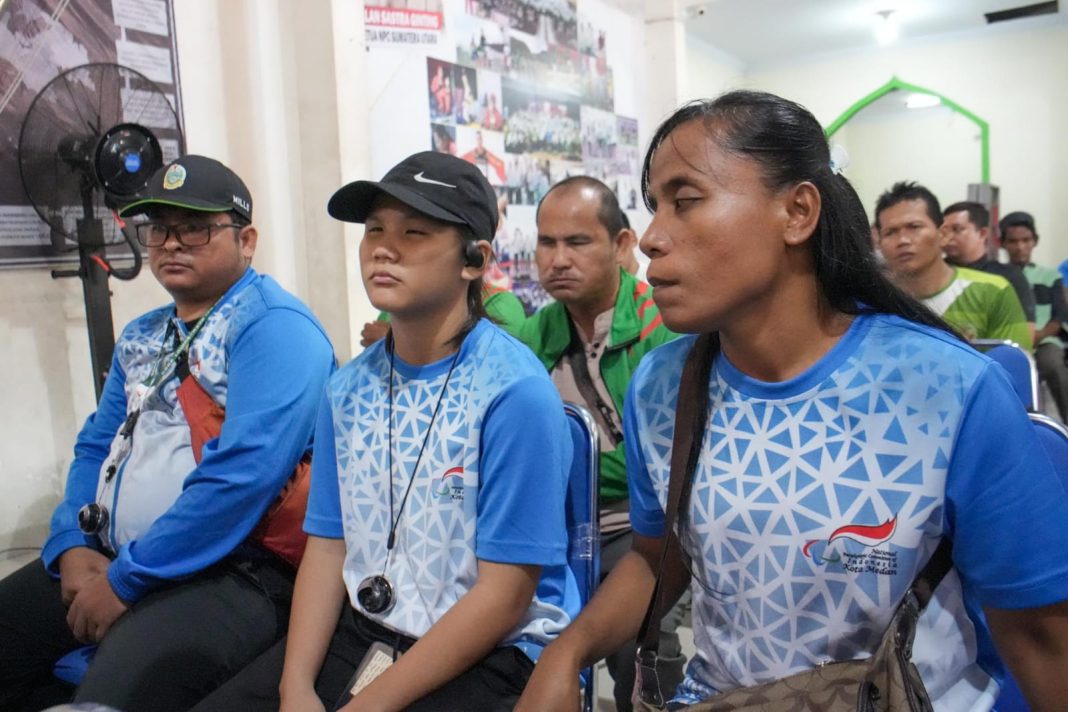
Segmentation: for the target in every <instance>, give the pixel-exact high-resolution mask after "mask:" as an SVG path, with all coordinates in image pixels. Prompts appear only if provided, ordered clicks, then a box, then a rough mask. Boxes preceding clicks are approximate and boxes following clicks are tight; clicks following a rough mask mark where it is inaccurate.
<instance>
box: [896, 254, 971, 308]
mask: <svg viewBox="0 0 1068 712" xmlns="http://www.w3.org/2000/svg"><path fill="white" fill-rule="evenodd" d="M954 274H956V273H955V272H954V271H953V268H952V267H950V266H949V265H948V264H946V262H945V260H938V261H937V262H936V263H934V264H933V265H932V266H931V267H930V268H929V269H926V270H924V271H922V272H918V273H915V274H904V275H900V276H899V277H898V278H897V280H896V281H897V283H898V284H899V285H900V286H901V288H902V289H904V290H905V291H906V292H908V293H909V294H911V295H912V297H913V298H914V299H927V298H928V297H932V296H934V295H935V294H938V293H939V292H941V291H942V290H943V289H945V288H946V287H947V286H949V283H950V282H952V281H953V275H954Z"/></svg>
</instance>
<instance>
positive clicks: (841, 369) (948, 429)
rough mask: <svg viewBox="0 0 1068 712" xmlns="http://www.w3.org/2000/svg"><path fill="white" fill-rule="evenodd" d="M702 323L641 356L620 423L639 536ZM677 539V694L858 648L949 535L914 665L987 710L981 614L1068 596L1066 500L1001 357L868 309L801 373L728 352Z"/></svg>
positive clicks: (869, 646)
mask: <svg viewBox="0 0 1068 712" xmlns="http://www.w3.org/2000/svg"><path fill="white" fill-rule="evenodd" d="M693 342H694V337H689V338H685V339H682V340H680V341H676V342H673V343H671V344H667V345H665V346H662V347H660V348H658V349H656V350H655V351H654V352H653V353H651V354H650V355H649V356H647V357H646V358H645V359H644V360H643V361H642V364H641V366H640V367H639V370H638V371H637V372H636V374H635V377H634V379H633V381H632V383H631V391H630V393H629V395H628V397H627V405H626V414H625V429H626V438H625V441H626V443H627V469H628V474H629V476H630V487H631V520H632V521H633V524H634V529H635V531H637V532H639V533H640V534H643V535H646V536H662V535H663V527H664V506H665V504H666V501H667V488H668V479H669V469H670V456H671V442H672V435H673V431H674V411H675V404H676V401H677V398H678V386H679V380H680V378H681V374H682V366H683V363H684V361H685V359H686V355H687V353H688V352H689V350H690V347H691V346H692V344H693ZM709 402H710V405H711V409H712V410H711V414H710V422H709V426H708V427H707V428H706V430H705V433H704V437H703V442H702V450H701V455H700V458H699V461H698V466H697V469H696V471H695V473H694V481H693V489H692V493H691V497H690V501H689V507H688V510H687V512H686V521H685V523H684V525H683V527H682V535H681V537H680V538H681V542H682V546H683V548H684V550H685V551H686V553H687V554H688V556H689V557H691V558H692V563H691V567H692V573H693V579H694V580H693V583H692V584H691V589H692V592H693V611H694V613H693V615H694V637H695V643H696V647H697V655H696V656H695V657H694V659H693V660H692V661H691V662H690V664H689V666H688V669H687V675H686V678H685V680H684V681H683V683H682V685H681V686H680V688H679V691H678V697H677V699H680V700H683V701H687V702H696V701H699V700H701V699H705V698H707V697H709V696H711V695H714V694H716V693H717V692H722V691H727V690H731V689H733V688H736V687H740V686H748V685H754V684H758V683H761V682H766V681H769V680H773V679H777V678H782V677H785V676H787V675H791V674H793V673H796V672H800V671H802V670H805V669H809V668H812V667H815V666H816V665H818V664H819V663H821V662H825V661H833V660H848V659H858V658H864V657H867V656H868V655H870V654H871V653H872V652H873V651H874V650H875V648H876V647H877V645H878V643H879V641H880V639H881V637H882V635H883V632H884V630H885V629H886V627H887V625H888V624H889V621H890V618H891V617H892V615H893V613H894V610H895V609H896V607H897V605H898V604H899V602H900V601H901V599H902V598H903V596H904V594H905V592H906V591H907V590H908V587H909V586H910V584H911V583H912V581H913V580H914V579H915V577H916V575H917V574H918V573H919V572H920V570H922V568H923V566H924V565H925V564H926V563H927V560H928V559H929V558H930V555H931V554H932V553H933V551H934V549H935V547H936V546H937V545H938V542H939V540H940V539H941V537H943V536H948V537H949V538H950V539H951V541H952V542H953V561H954V568H953V570H951V571H950V573H949V574H948V575H947V577H946V578H945V579H944V580H943V582H942V584H941V585H940V586H939V587H938V589H937V590H936V592H935V595H934V597H933V598H932V600H931V602H930V603H929V604H928V606H927V608H926V609H925V610H924V612H923V614H922V616H921V618H920V621H919V627H918V631H917V635H916V642H915V648H914V652H913V661H914V662H915V663H916V666H917V668H918V669H919V671H920V674H921V676H922V678H923V681H924V683H925V685H926V687H927V690H928V692H929V693H930V696H931V700H932V702H933V703H934V706H935V709H936V710H946V711H949V710H985V709H989V708H990V707H991V706H992V705H993V702H994V699H995V698H996V696H997V693H998V684H999V682H1000V680H1001V678H1002V676H1003V669H1002V666H1001V663H1000V661H999V660H998V658H997V655H996V653H995V651H994V649H993V644H992V641H991V638H990V633H989V631H988V629H987V627H986V625H985V622H984V619H983V616H982V613H981V608H982V607H984V606H989V607H993V608H1003V609H1019V608H1030V607H1037V606H1043V605H1049V604H1052V603H1055V602H1058V601H1062V600H1065V599H1068V550H1066V548H1065V547H1064V546H1062V545H1060V544H1053V543H1052V542H1060V541H1062V540H1063V532H1064V522H1065V521H1068V497H1066V495H1065V493H1064V490H1063V489H1062V488H1061V485H1060V483H1059V481H1058V480H1057V479H1056V477H1055V475H1054V474H1053V471H1052V468H1051V466H1050V463H1049V460H1048V458H1047V457H1046V455H1045V454H1044V452H1043V451H1042V449H1041V446H1040V445H1039V443H1038V441H1037V439H1036V437H1035V434H1034V432H1033V429H1032V426H1031V425H1030V422H1029V421H1028V419H1027V416H1026V414H1025V413H1024V411H1023V409H1022V408H1021V407H1020V403H1019V399H1018V398H1017V397H1016V396H1015V394H1014V393H1013V391H1012V387H1011V386H1010V385H1009V382H1008V380H1007V378H1006V377H1005V376H1004V374H1003V373H1002V372H1001V370H1000V367H998V366H997V365H996V364H994V363H992V362H991V361H989V360H988V359H986V358H985V357H983V356H981V355H979V354H978V353H976V352H975V351H973V350H972V349H971V348H969V347H968V346H967V345H965V344H964V343H962V342H959V341H956V340H955V339H953V338H952V337H951V336H948V335H946V334H944V333H941V332H938V331H936V330H933V329H929V328H926V327H922V326H918V325H916V324H913V323H911V322H908V321H905V320H902V319H899V318H896V317H890V316H885V315H868V316H859V317H857V318H856V319H855V320H854V322H853V324H852V325H851V327H850V328H849V330H848V331H847V333H846V334H845V335H844V336H843V337H842V339H841V340H840V341H839V342H838V343H837V344H836V345H835V346H834V348H833V349H831V351H830V352H828V353H827V354H826V355H825V356H824V357H823V358H822V359H821V360H820V361H819V362H817V363H816V364H815V365H813V366H812V367H811V368H810V369H808V370H807V371H806V372H805V373H803V374H801V375H799V376H797V377H796V378H793V379H791V380H789V381H785V382H782V383H765V382H760V381H757V380H755V379H752V378H749V377H747V376H746V375H744V374H743V373H741V372H740V371H739V370H738V369H737V368H735V367H734V366H733V365H732V364H731V363H730V362H729V360H728V359H727V358H726V357H725V356H724V355H723V354H720V355H719V356H718V357H717V359H716V362H715V364H714V367H713V370H712V377H711V378H710V383H709Z"/></svg>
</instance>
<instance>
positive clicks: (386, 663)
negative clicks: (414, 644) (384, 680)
mask: <svg viewBox="0 0 1068 712" xmlns="http://www.w3.org/2000/svg"><path fill="white" fill-rule="evenodd" d="M399 657H400V655H399V654H397V653H395V651H394V649H393V647H392V646H389V645H386V644H385V643H382V642H379V641H375V642H374V643H371V647H370V648H368V649H367V654H366V655H364V656H363V660H361V661H360V664H359V665H358V666H357V667H356V673H355V674H354V675H353V676H352V679H351V680H349V684H348V685H346V686H345V687H346V691H345V692H344V693H342V695H341V699H339V700H338V701H337V704H335V705H334V708H333V710H334V712H336V711H337V710H339V709H341V708H342V707H344V706H345V705H347V704H348V703H349V702H350V701H351V700H352V698H353V697H355V696H356V695H358V694H360V691H361V690H363V688H365V687H367V686H368V685H370V684H371V683H372V682H374V681H375V679H376V678H377V677H378V676H379V675H381V674H382V673H384V672H385V671H386V670H388V669H389V668H390V666H392V665H393V663H395V662H396V661H397V658H399Z"/></svg>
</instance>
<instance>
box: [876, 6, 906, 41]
mask: <svg viewBox="0 0 1068 712" xmlns="http://www.w3.org/2000/svg"><path fill="white" fill-rule="evenodd" d="M875 15H876V20H875V41H876V42H878V43H879V44H881V45H888V44H890V43H891V42H893V41H895V40H896V39H897V37H898V34H899V29H900V28H899V27H898V24H897V15H896V14H895V12H894V11H893V10H880V11H879V12H877V13H875Z"/></svg>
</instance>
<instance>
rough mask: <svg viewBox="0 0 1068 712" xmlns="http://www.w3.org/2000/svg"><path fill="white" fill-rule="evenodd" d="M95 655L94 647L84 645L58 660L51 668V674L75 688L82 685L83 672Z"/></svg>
mask: <svg viewBox="0 0 1068 712" xmlns="http://www.w3.org/2000/svg"><path fill="white" fill-rule="evenodd" d="M94 655H96V646H95V645H85V646H82V647H81V648H75V649H74V650H72V651H70V652H69V653H67V654H66V655H64V656H63V657H61V658H60V659H59V660H57V661H56V664H55V665H54V666H53V667H52V674H53V675H54V676H55V677H56V678H58V679H60V680H62V681H63V682H65V683H67V684H69V685H74V686H75V687H77V686H78V685H80V684H82V678H83V677H85V671H86V670H88V669H89V663H91V662H92V661H93V656H94Z"/></svg>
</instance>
